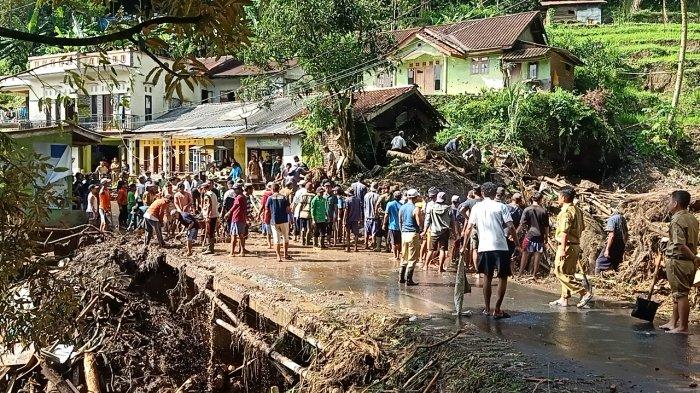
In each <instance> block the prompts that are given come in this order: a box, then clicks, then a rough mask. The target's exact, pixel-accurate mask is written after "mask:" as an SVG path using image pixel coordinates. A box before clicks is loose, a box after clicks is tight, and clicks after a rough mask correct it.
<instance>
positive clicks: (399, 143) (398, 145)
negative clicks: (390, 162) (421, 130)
mask: <svg viewBox="0 0 700 393" xmlns="http://www.w3.org/2000/svg"><path fill="white" fill-rule="evenodd" d="M391 150H396V151H404V150H406V140H405V139H403V131H399V135H396V136H395V137H394V139H392V140H391Z"/></svg>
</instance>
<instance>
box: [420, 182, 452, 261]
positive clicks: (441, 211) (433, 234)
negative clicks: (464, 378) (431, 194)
mask: <svg viewBox="0 0 700 393" xmlns="http://www.w3.org/2000/svg"><path fill="white" fill-rule="evenodd" d="M445 198H446V196H445V193H444V192H439V193H438V194H437V196H436V197H435V203H434V204H433V205H432V207H431V209H430V214H427V215H426V219H425V221H426V223H425V228H426V231H429V233H430V251H428V257H427V260H431V259H433V258H434V257H435V254H437V255H438V261H439V267H438V271H439V272H440V273H442V272H444V271H445V259H447V250H448V249H449V246H450V238H451V236H452V234H453V233H455V231H454V228H455V220H454V217H453V216H452V209H451V208H450V206H449V205H448V204H446V203H445V202H446V200H445Z"/></svg>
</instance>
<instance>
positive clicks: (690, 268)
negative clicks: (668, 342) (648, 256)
mask: <svg viewBox="0 0 700 393" xmlns="http://www.w3.org/2000/svg"><path fill="white" fill-rule="evenodd" d="M688 205H690V193H688V191H685V190H677V191H674V192H672V193H671V200H670V201H669V203H668V211H669V213H671V214H672V216H671V224H670V225H669V228H668V237H669V243H668V246H667V247H666V277H668V283H669V285H671V296H672V298H673V314H672V315H671V320H670V321H668V323H667V324H665V325H662V326H661V329H664V330H668V332H669V333H680V334H688V316H689V314H690V303H689V301H688V294H689V293H690V288H692V286H693V278H694V277H695V271H696V270H697V269H698V268H699V267H700V258H699V257H697V255H696V254H697V252H698V220H697V219H696V218H695V216H694V215H693V214H692V213H690V212H689V211H688Z"/></svg>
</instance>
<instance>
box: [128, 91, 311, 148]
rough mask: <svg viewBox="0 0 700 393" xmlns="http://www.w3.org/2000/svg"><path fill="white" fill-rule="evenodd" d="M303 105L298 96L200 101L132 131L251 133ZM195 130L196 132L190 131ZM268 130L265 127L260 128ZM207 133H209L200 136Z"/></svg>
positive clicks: (286, 118)
mask: <svg viewBox="0 0 700 393" xmlns="http://www.w3.org/2000/svg"><path fill="white" fill-rule="evenodd" d="M303 108H304V103H303V101H302V100H293V99H291V98H287V97H284V98H276V99H273V100H272V101H270V102H227V103H221V104H201V105H197V106H195V107H186V108H185V107H183V108H178V109H175V110H172V111H171V112H169V113H168V114H166V115H164V116H161V117H160V118H158V119H156V120H153V121H151V122H149V124H146V125H144V126H143V127H140V128H138V129H137V130H135V131H134V133H135V134H146V133H154V132H172V131H183V132H182V133H181V134H182V135H185V134H186V133H185V131H187V132H188V133H190V134H192V135H194V134H196V135H200V136H198V138H205V137H206V138H218V137H219V136H221V135H225V134H226V133H227V132H229V133H238V132H239V131H240V130H245V129H247V131H246V132H249V133H251V135H252V134H255V133H257V132H259V131H255V129H257V128H262V129H263V130H268V128H264V127H266V126H270V125H275V124H278V123H285V122H289V121H290V120H291V119H292V118H294V117H295V116H296V115H298V114H299V113H301V111H302V110H303ZM194 130H197V132H196V133H193V131H194ZM264 132H268V131H264ZM203 135H211V136H203Z"/></svg>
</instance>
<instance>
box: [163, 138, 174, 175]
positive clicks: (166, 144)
mask: <svg viewBox="0 0 700 393" xmlns="http://www.w3.org/2000/svg"><path fill="white" fill-rule="evenodd" d="M171 142H172V141H171V140H170V137H163V164H162V165H163V173H165V177H166V178H169V177H170V176H171V171H172V170H173V168H171V167H170V158H171V157H172V154H173V152H172V148H171Z"/></svg>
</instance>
